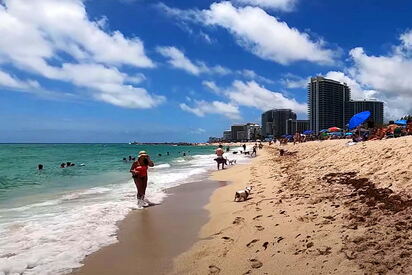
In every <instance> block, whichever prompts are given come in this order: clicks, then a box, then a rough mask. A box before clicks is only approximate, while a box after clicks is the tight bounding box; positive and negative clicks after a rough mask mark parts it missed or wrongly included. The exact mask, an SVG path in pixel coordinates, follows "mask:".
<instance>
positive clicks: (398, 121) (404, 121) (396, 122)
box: [395, 119, 407, 125]
mask: <svg viewBox="0 0 412 275" xmlns="http://www.w3.org/2000/svg"><path fill="white" fill-rule="evenodd" d="M395 124H398V125H406V124H407V121H406V119H400V120H397V121H395Z"/></svg>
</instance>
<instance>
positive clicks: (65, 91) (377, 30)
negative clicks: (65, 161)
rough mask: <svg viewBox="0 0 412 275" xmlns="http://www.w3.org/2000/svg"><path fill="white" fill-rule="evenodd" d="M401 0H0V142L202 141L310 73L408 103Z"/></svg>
mask: <svg viewBox="0 0 412 275" xmlns="http://www.w3.org/2000/svg"><path fill="white" fill-rule="evenodd" d="M411 13H412V2H411V1H402V0H394V1H386V0H365V1H359V0H346V1H341V0H329V1H324V0H233V1H207V0H191V1H181V0H180V1H177V0H167V1H166V0H164V1H155V0H84V1H81V0H0V37H1V39H0V142H45V143H47V142H129V141H135V140H136V141H141V142H165V141H174V142H177V141H190V142H202V141H206V140H207V138H208V137H210V136H221V135H222V132H223V131H224V130H226V129H228V128H229V127H230V125H231V124H235V123H245V122H257V123H259V122H260V116H261V113H262V112H263V111H266V110H269V109H272V108H290V109H292V110H294V111H295V112H296V113H297V114H298V118H300V119H306V118H307V105H306V103H307V98H306V97H307V88H306V87H307V83H308V80H309V79H310V77H313V76H316V75H323V76H325V77H328V78H331V79H334V80H338V81H341V82H345V83H347V84H348V85H349V86H350V87H351V90H352V98H353V99H371V98H374V99H378V100H382V101H384V103H385V119H386V120H390V119H398V118H400V117H401V116H403V115H406V114H411V113H412V77H411V72H412V19H411V16H410V14H411Z"/></svg>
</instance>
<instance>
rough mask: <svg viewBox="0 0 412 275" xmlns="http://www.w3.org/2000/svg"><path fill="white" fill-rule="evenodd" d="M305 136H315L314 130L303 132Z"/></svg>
mask: <svg viewBox="0 0 412 275" xmlns="http://www.w3.org/2000/svg"><path fill="white" fill-rule="evenodd" d="M303 134H304V135H311V134H313V131H312V130H306V131H304V132H303Z"/></svg>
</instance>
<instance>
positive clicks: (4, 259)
mask: <svg viewBox="0 0 412 275" xmlns="http://www.w3.org/2000/svg"><path fill="white" fill-rule="evenodd" d="M214 149H215V148H214V147H210V146H169V145H132V144H0V275H3V274H14V273H17V274H23V273H24V274H65V273H68V272H70V271H71V270H72V269H73V268H77V267H80V266H81V264H80V263H81V261H82V260H83V259H84V257H85V256H86V255H89V254H91V253H93V252H95V251H97V250H98V249H99V248H101V247H103V246H106V245H109V244H112V243H115V242H117V236H116V231H117V226H116V223H117V222H118V221H120V220H122V219H123V218H124V217H125V216H126V215H127V214H128V213H129V212H130V211H132V210H133V208H134V207H135V206H136V187H135V185H134V183H133V181H132V179H131V175H130V173H129V169H130V166H131V164H132V163H131V162H129V161H126V162H125V161H123V158H128V157H129V156H133V157H135V156H136V155H137V152H139V151H141V150H145V151H147V152H148V153H149V155H150V156H151V158H152V160H153V161H154V162H155V167H154V168H150V169H149V184H148V190H147V195H146V196H147V198H148V199H149V200H150V201H151V202H153V203H161V202H162V200H163V199H164V198H165V197H166V196H167V194H166V192H165V189H167V188H171V187H175V186H178V185H181V184H184V183H190V182H196V181H200V180H202V179H204V178H205V176H207V174H208V173H209V172H210V171H212V170H215V169H216V163H215V162H214V161H213V159H214V156H213V154H214ZM232 150H239V149H237V148H232ZM167 152H169V155H167ZM183 153H185V154H186V156H183ZM159 154H161V156H159ZM228 157H229V158H230V159H237V161H238V163H242V162H244V163H245V162H247V158H245V157H244V156H243V155H234V154H231V153H229V155H228ZM68 161H69V162H72V163H75V166H72V167H69V168H63V169H62V168H60V164H61V163H63V162H68ZM38 164H42V165H43V166H44V169H43V170H41V171H39V170H37V165H38ZM160 207H161V206H160ZM134 211H140V210H134Z"/></svg>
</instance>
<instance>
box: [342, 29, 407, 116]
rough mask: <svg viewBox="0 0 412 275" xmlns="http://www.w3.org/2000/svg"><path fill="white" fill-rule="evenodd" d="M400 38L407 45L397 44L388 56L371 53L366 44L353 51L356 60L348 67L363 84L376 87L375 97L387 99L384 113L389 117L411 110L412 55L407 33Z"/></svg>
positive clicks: (372, 87) (352, 54) (352, 74)
mask: <svg viewBox="0 0 412 275" xmlns="http://www.w3.org/2000/svg"><path fill="white" fill-rule="evenodd" d="M407 34H408V33H407ZM407 34H406V35H407ZM401 41H402V43H403V45H402V46H403V47H405V48H404V49H403V50H401V47H397V48H395V50H394V53H391V54H389V55H387V56H369V55H367V54H366V53H365V51H364V50H363V48H355V49H352V50H351V51H350V55H351V57H352V60H353V62H354V65H353V67H352V68H350V69H349V72H350V75H351V77H352V78H354V79H355V80H356V81H357V82H358V83H359V84H360V85H361V86H362V87H366V88H367V89H372V90H375V91H376V93H375V96H376V98H378V99H380V100H383V101H384V102H386V103H387V105H386V107H387V108H386V109H385V115H386V117H387V118H389V119H397V118H399V117H400V116H403V115H405V114H411V113H412V79H411V77H410V75H411V74H410V72H411V71H412V58H410V57H408V53H407V51H408V48H407V47H406V46H407V43H405V41H407V40H406V38H405V34H404V35H402V36H401Z"/></svg>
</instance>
